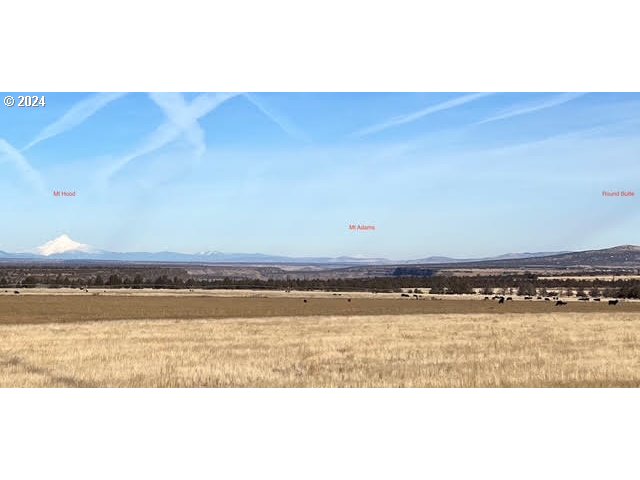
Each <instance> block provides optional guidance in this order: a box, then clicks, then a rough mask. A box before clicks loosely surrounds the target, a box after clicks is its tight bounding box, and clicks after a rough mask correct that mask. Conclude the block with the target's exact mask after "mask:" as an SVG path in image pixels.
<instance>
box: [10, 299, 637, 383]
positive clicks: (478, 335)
mask: <svg viewBox="0 0 640 480" xmlns="http://www.w3.org/2000/svg"><path fill="white" fill-rule="evenodd" d="M105 320H110V321H105ZM0 339H1V340H0V386H2V387H565V386H566V387H628V386H631V387H638V386H640V304H639V303H633V302H629V303H625V304H622V305H618V306H616V307H609V306H607V305H602V304H593V303H589V304H583V303H578V302H573V303H572V304H569V305H567V306H566V307H557V308H556V307H553V306H552V305H549V303H548V302H524V301H519V302H509V303H507V304H505V305H497V304H496V303H495V302H484V301H477V300H474V301H471V300H469V301H465V300H441V301H431V300H423V301H418V300H409V299H397V300H396V299H393V300H390V299H356V298H354V299H352V301H351V302H347V300H346V298H338V299H336V298H325V299H309V301H308V303H306V304H305V303H303V302H302V299H300V298H291V299H288V298H284V299H283V298H263V297H255V298H226V297H217V298H205V297H189V298H180V297H177V296H172V297H118V296H110V297H95V296H87V297H81V296H55V295H47V296H44V295H34V296H15V297H8V296H7V297H3V298H0Z"/></svg>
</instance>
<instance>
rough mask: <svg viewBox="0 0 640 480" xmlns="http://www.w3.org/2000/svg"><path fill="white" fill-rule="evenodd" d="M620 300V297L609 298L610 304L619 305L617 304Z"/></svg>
mask: <svg viewBox="0 0 640 480" xmlns="http://www.w3.org/2000/svg"><path fill="white" fill-rule="evenodd" d="M618 302H619V300H618V299H616V300H609V305H617V304H618Z"/></svg>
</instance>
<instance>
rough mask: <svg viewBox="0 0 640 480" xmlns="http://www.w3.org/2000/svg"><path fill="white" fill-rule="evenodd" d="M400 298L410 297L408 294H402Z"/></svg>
mask: <svg viewBox="0 0 640 480" xmlns="http://www.w3.org/2000/svg"><path fill="white" fill-rule="evenodd" d="M400 296H401V297H409V296H410V295H409V294H407V293H403V294H401V295H400Z"/></svg>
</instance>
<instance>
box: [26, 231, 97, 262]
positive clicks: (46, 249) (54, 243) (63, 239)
mask: <svg viewBox="0 0 640 480" xmlns="http://www.w3.org/2000/svg"><path fill="white" fill-rule="evenodd" d="M36 251H37V252H38V253H39V254H40V255H43V256H45V257H49V256H51V255H57V254H62V253H72V252H82V253H91V252H94V251H95V250H94V249H92V248H91V247H90V246H89V245H86V244H84V243H78V242H76V241H74V240H72V239H71V238H70V237H69V235H67V234H66V233H65V234H62V235H60V236H59V237H58V238H54V239H53V240H50V241H48V242H47V243H45V244H44V245H41V246H39V247H38V248H36Z"/></svg>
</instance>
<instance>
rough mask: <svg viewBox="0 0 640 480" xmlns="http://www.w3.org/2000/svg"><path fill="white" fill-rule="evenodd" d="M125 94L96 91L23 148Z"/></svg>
mask: <svg viewBox="0 0 640 480" xmlns="http://www.w3.org/2000/svg"><path fill="white" fill-rule="evenodd" d="M124 95H126V94H125V93H98V94H95V95H92V96H90V97H88V98H85V99H84V100H81V101H79V102H78V103H76V104H75V105H73V106H72V107H71V108H70V109H69V110H68V111H67V112H66V113H65V114H64V115H62V117H60V118H59V119H58V120H56V121H55V122H53V123H51V124H49V125H47V126H46V127H45V128H44V129H43V130H42V131H41V132H40V133H39V134H38V135H37V136H36V138H35V139H33V140H32V141H31V142H30V143H29V144H28V145H27V146H26V147H25V148H24V150H28V149H29V148H31V147H33V146H35V145H37V144H38V143H40V142H43V141H44V140H47V139H49V138H52V137H56V136H58V135H60V134H62V133H64V132H66V131H68V130H71V129H72V128H75V127H77V126H78V125H81V124H82V123H84V122H85V121H86V120H87V119H88V118H90V117H92V116H93V115H95V114H96V113H97V112H98V111H100V110H101V109H103V108H104V107H106V106H107V105H108V104H110V103H111V102H113V101H115V100H117V99H119V98H120V97H122V96H124Z"/></svg>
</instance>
